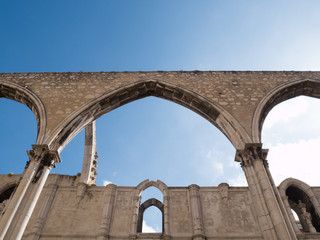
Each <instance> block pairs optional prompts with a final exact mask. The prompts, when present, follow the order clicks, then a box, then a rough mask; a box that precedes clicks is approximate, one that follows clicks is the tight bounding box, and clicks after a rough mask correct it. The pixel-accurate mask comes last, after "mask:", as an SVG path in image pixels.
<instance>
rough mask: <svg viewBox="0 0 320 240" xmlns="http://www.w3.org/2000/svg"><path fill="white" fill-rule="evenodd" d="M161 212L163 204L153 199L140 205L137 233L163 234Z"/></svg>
mask: <svg viewBox="0 0 320 240" xmlns="http://www.w3.org/2000/svg"><path fill="white" fill-rule="evenodd" d="M146 210H147V211H146ZM159 211H160V213H159ZM163 211H164V205H163V203H162V202H160V201H159V200H157V199H155V198H151V199H149V200H147V201H145V202H144V203H142V204H141V205H140V207H139V213H138V224H137V232H138V233H147V232H164V229H163V226H164V224H163V221H164V218H163ZM160 219H161V220H160ZM160 226H161V227H160ZM160 229H161V230H160Z"/></svg>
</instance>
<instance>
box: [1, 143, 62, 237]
mask: <svg viewBox="0 0 320 240" xmlns="http://www.w3.org/2000/svg"><path fill="white" fill-rule="evenodd" d="M32 148H33V150H31V151H28V155H29V159H30V160H29V164H28V167H27V169H26V170H25V172H24V174H23V176H22V179H21V182H20V183H19V185H18V188H17V190H16V192H15V193H14V195H13V197H12V199H11V201H10V203H9V205H8V208H7V209H6V212H5V213H4V215H3V216H2V218H1V222H0V229H1V230H0V239H4V240H9V239H21V237H22V235H23V233H24V230H25V228H26V226H27V224H28V221H29V219H30V217H31V214H32V212H33V209H34V207H35V204H36V202H37V200H38V198H39V196H40V193H41V190H42V189H43V186H44V184H45V181H46V179H47V177H48V175H49V172H50V170H51V169H52V168H53V167H55V163H57V162H60V161H61V160H60V157H59V154H58V152H57V151H51V150H49V148H48V145H32Z"/></svg>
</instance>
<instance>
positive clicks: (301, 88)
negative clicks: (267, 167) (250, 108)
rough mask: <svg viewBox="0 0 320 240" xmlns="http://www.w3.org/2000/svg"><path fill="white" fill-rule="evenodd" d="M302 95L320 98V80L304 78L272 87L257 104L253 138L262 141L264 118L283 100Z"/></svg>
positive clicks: (253, 123) (254, 140)
mask: <svg viewBox="0 0 320 240" xmlns="http://www.w3.org/2000/svg"><path fill="white" fill-rule="evenodd" d="M301 95H305V96H309V97H315V98H320V80H313V79H302V80H297V81H292V82H289V83H284V84H281V85H280V86H278V87H276V88H274V89H272V90H271V91H270V92H269V93H268V94H267V95H266V96H265V97H264V98H263V99H262V100H261V101H260V103H259V105H258V106H257V108H256V110H255V113H254V116H253V120H252V140H253V142H256V143H260V142H261V131H262V126H263V123H264V120H265V119H266V117H267V115H268V113H269V112H270V111H271V109H272V108H273V107H274V106H276V105H278V104H279V103H281V102H284V101H286V100H288V99H290V98H294V97H298V96H301Z"/></svg>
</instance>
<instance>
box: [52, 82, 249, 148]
mask: <svg viewBox="0 0 320 240" xmlns="http://www.w3.org/2000/svg"><path fill="white" fill-rule="evenodd" d="M148 96H155V97H159V98H163V99H166V100H169V101H172V102H175V103H177V104H180V105H182V106H184V107H187V108H189V109H190V110H192V111H194V112H196V113H198V114H199V115H201V116H202V117H204V118H205V119H207V120H208V121H209V122H211V123H212V124H213V125H215V126H216V127H217V128H218V129H219V130H220V131H222V133H223V134H224V135H225V136H226V137H227V138H228V139H229V140H230V142H231V143H232V144H233V145H234V146H235V148H236V149H241V148H243V146H244V145H245V143H246V142H251V139H250V137H249V135H248V134H247V133H246V132H245V130H244V129H243V127H242V126H241V124H240V123H239V122H238V121H237V120H236V119H235V118H234V117H233V116H232V115H231V114H229V113H228V112H227V111H226V110H225V109H223V108H222V107H221V106H219V105H218V104H215V103H213V102H211V101H210V100H208V99H206V98H204V97H203V96H201V95H199V94H197V93H195V92H193V91H190V90H188V89H186V88H183V87H181V86H178V85H173V84H171V83H168V82H165V81H159V80H148V81H138V82H135V83H131V84H128V85H126V86H122V87H120V88H118V89H116V90H114V91H112V92H108V93H105V94H103V95H102V96H100V97H99V98H96V99H95V100H93V101H91V102H90V103H89V104H86V105H84V106H82V107H80V108H79V109H78V110H77V111H75V112H73V113H72V114H71V115H70V116H69V117H67V118H66V119H65V120H64V121H63V122H62V123H61V124H60V125H59V126H58V127H57V128H56V129H55V130H54V131H53V133H52V134H51V137H50V138H51V140H50V148H51V149H55V150H58V151H59V152H61V151H62V149H63V148H64V147H65V146H66V145H67V144H68V142H69V141H70V140H71V139H72V138H73V137H74V136H75V135H77V134H78V133H79V132H80V131H81V129H83V128H84V127H85V126H86V125H87V124H89V123H90V122H92V121H93V120H95V119H97V118H99V117H100V116H102V115H104V114H106V113H107V112H110V111H112V110H114V109H116V108H118V107H120V106H122V105H124V104H127V103H129V102H132V101H135V100H138V99H141V98H144V97H148Z"/></svg>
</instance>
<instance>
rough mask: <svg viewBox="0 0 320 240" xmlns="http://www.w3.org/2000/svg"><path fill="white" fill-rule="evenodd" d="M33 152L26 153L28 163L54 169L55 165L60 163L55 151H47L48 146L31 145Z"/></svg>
mask: <svg viewBox="0 0 320 240" xmlns="http://www.w3.org/2000/svg"><path fill="white" fill-rule="evenodd" d="M32 149H33V150H29V151H27V153H28V156H29V159H30V161H34V162H37V163H40V164H41V165H42V166H44V167H49V168H50V169H51V168H54V167H55V164H56V163H59V162H61V159H60V156H59V154H58V152H57V151H52V150H50V149H49V147H48V145H46V144H41V145H32Z"/></svg>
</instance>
